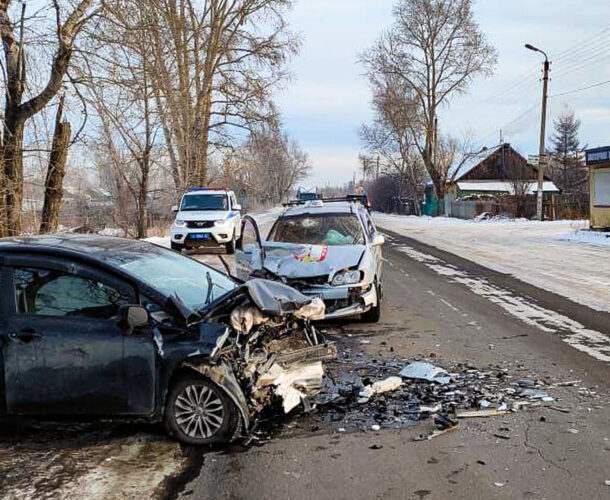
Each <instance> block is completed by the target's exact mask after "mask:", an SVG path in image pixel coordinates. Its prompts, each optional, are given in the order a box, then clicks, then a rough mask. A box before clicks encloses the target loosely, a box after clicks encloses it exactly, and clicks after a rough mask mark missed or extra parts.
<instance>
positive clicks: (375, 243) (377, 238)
mask: <svg viewBox="0 0 610 500" xmlns="http://www.w3.org/2000/svg"><path fill="white" fill-rule="evenodd" d="M384 243H385V238H384V237H383V236H381V235H380V234H378V233H377V234H375V236H373V241H372V243H371V245H372V246H374V247H378V246H381V245H383V244H384Z"/></svg>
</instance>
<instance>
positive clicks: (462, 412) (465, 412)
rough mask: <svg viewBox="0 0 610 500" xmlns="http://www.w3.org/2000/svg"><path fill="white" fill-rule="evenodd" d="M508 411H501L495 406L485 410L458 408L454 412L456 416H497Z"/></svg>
mask: <svg viewBox="0 0 610 500" xmlns="http://www.w3.org/2000/svg"><path fill="white" fill-rule="evenodd" d="M507 413H509V411H508V410H506V411H501V410H498V409H496V408H489V409H487V410H458V411H456V412H455V416H456V417H457V418H475V417H498V416H501V415H506V414H507Z"/></svg>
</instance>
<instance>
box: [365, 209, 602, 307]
mask: <svg viewBox="0 0 610 500" xmlns="http://www.w3.org/2000/svg"><path fill="white" fill-rule="evenodd" d="M374 218H375V221H376V223H377V225H378V226H379V227H380V228H381V229H382V230H383V229H387V230H389V231H394V232H397V233H400V234H403V235H405V236H408V237H410V238H413V239H416V240H418V241H421V242H422V243H426V244H428V245H432V246H434V247H437V248H439V249H441V250H445V251H447V252H451V253H453V254H456V255H459V256H460V257H463V258H466V259H469V260H471V261H474V262H477V263H478V264H481V265H483V266H485V267H489V268H490V269H494V270H496V271H499V272H503V273H507V274H511V275H513V276H515V277H516V278H518V279H520V280H522V281H525V282H526V283H530V284H532V285H534V286H537V287H539V288H543V289H545V290H549V291H551V292H554V293H557V294H559V295H563V296H565V297H568V298H569V299H571V300H573V301H575V302H578V303H580V304H584V305H586V306H589V307H591V308H593V309H597V310H600V311H610V248H609V247H610V238H607V237H606V235H605V234H604V233H591V232H589V231H586V228H587V225H588V223H587V221H552V222H546V221H545V222H538V221H528V220H516V221H511V220H508V219H505V220H491V221H478V222H477V221H470V220H469V221H466V220H461V219H453V218H448V217H435V218H431V217H415V216H398V215H390V214H381V213H375V214H374Z"/></svg>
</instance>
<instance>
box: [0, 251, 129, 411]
mask: <svg viewBox="0 0 610 500" xmlns="http://www.w3.org/2000/svg"><path fill="white" fill-rule="evenodd" d="M5 264H8V266H7V267H8V269H9V271H10V272H9V274H8V276H9V277H10V282H11V293H10V294H9V301H11V302H12V303H11V304H9V308H8V317H7V319H6V324H5V328H4V334H5V339H4V342H3V345H4V347H3V352H2V355H3V361H4V379H5V387H6V405H7V410H8V412H9V413H18V414H24V413H29V414H60V415H61V414H90V415H113V414H129V413H133V412H132V411H131V408H130V405H129V401H128V395H127V390H126V386H127V384H128V383H129V380H126V378H125V371H124V365H123V356H124V347H125V345H124V331H123V330H122V328H121V327H120V326H119V321H118V311H119V308H120V307H121V306H122V305H127V304H134V303H135V302H136V300H137V297H136V291H135V289H134V288H132V287H131V286H129V285H128V284H127V283H125V282H123V281H121V280H117V279H116V278H114V277H112V276H110V275H107V274H104V273H100V272H99V271H98V270H93V269H88V268H85V267H83V266H80V265H75V264H73V263H70V262H68V261H61V260H55V259H49V258H47V259H41V258H35V257H33V258H30V259H28V258H27V257H23V256H21V257H17V258H14V259H13V262H11V261H10V260H8V259H5Z"/></svg>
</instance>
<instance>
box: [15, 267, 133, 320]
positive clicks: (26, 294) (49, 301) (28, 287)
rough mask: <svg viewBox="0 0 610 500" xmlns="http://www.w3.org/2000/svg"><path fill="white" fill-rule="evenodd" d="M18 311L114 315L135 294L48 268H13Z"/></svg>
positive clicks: (102, 317) (57, 314) (129, 302)
mask: <svg viewBox="0 0 610 500" xmlns="http://www.w3.org/2000/svg"><path fill="white" fill-rule="evenodd" d="M13 276H14V278H13V279H14V283H15V294H16V302H17V313H18V314H36V315H41V316H71V317H82V318H95V319H113V318H116V317H117V314H118V311H119V308H120V307H121V306H122V305H127V304H133V303H134V302H135V293H134V292H133V291H132V290H129V289H119V288H116V287H113V286H110V285H107V284H105V283H102V282H101V281H97V280H94V279H89V278H84V277H80V276H74V275H71V274H68V273H65V272H62V271H56V270H48V269H28V268H15V269H14V274H13Z"/></svg>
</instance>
